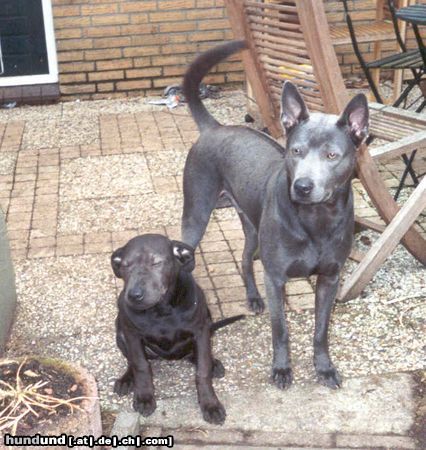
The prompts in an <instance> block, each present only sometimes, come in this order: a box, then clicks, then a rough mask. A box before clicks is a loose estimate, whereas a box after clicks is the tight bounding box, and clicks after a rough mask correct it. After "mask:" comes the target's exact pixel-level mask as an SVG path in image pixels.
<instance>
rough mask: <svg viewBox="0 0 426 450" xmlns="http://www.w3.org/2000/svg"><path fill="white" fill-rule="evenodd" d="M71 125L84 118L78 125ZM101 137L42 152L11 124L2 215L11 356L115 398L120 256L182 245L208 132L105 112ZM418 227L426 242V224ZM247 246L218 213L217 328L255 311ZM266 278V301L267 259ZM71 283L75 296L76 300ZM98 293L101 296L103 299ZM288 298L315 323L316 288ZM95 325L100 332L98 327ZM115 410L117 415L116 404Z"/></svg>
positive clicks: (203, 256) (5, 144)
mask: <svg viewBox="0 0 426 450" xmlns="http://www.w3.org/2000/svg"><path fill="white" fill-rule="evenodd" d="M55 120H57V119H55ZM69 120H70V121H72V120H76V121H77V122H78V120H80V121H83V120H84V118H83V119H82V118H78V117H77V118H75V119H73V118H72V117H71V116H70V118H69ZM88 126H89V125H88ZM71 128H72V127H71ZM90 128H91V129H90V135H91V136H94V139H90V140H88V142H87V143H84V144H82V143H81V142H82V141H83V137H81V138H80V140H78V137H77V139H76V140H69V142H68V140H67V138H66V135H63V136H60V134H61V133H60V130H59V132H58V136H59V137H60V139H59V138H58V139H56V137H55V136H54V137H53V138H52V140H49V139H50V138H48V137H47V136H48V134H49V133H48V131H49V129H46V130H40V133H45V134H44V136H46V142H47V143H49V145H46V146H44V145H43V139H41V140H37V139H34V145H31V139H32V138H33V137H34V133H35V130H36V126H35V125H34V123H32V122H31V120H30V119H26V118H25V114H23V119H22V120H10V121H7V122H6V121H5V122H1V121H0V206H1V207H2V208H3V210H4V211H5V212H6V214H7V225H8V234H9V238H10V244H11V249H12V256H13V259H14V262H15V266H16V268H17V284H18V291H19V294H20V307H19V309H18V314H17V321H16V324H15V327H14V329H13V331H12V336H11V342H10V345H9V354H10V355H12V356H13V355H19V354H27V353H33V352H34V350H35V349H37V348H38V346H41V347H40V348H43V351H44V352H47V353H50V354H51V355H53V356H59V357H65V358H68V359H71V360H74V361H79V362H81V363H82V364H84V365H87V366H88V367H89V369H91V370H92V371H94V372H95V374H96V376H97V378H98V381H99V383H100V385H101V395H107V394H106V392H109V394H108V395H109V396H111V394H110V391H111V383H112V380H113V379H114V377H115V376H116V375H117V374H118V371H119V370H121V369H120V367H122V365H123V362H121V363H120V364H121V366H120V367H118V366H113V365H114V360H115V361H116V360H117V359H116V358H117V357H118V356H117V355H118V352H117V350H116V349H115V344H114V341H113V333H114V331H113V318H114V315H115V304H114V302H115V296H116V295H117V293H118V291H119V289H120V287H121V286H120V284H119V283H117V282H116V280H114V278H113V276H112V274H111V270H110V268H109V254H110V253H111V251H112V250H113V249H115V248H117V247H119V246H120V245H122V244H124V243H125V242H126V241H127V240H128V239H130V238H131V237H133V236H135V235H137V234H142V233H146V232H159V233H164V234H167V235H168V236H169V237H170V238H173V239H179V238H180V215H181V209H182V179H181V178H182V170H183V164H184V161H185V157H186V154H187V151H188V148H189V147H190V145H191V143H193V142H194V141H195V140H196V138H197V136H198V132H197V129H196V127H195V124H194V123H193V121H192V119H191V118H190V116H189V115H188V114H187V113H186V110H183V109H178V110H177V112H176V113H169V112H165V111H152V110H146V111H135V112H132V113H122V112H120V113H117V114H115V113H109V112H108V113H102V112H101V111H100V112H99V114H98V115H96V114H95V115H94V118H93V117H92V118H91V122H90ZM86 131H87V130H86ZM86 131H85V132H86ZM76 133H77V134H78V129H77V130H76ZM30 137H31V139H30ZM55 139H56V140H55ZM58 142H59V143H60V145H56V144H57V143H58ZM75 142H77V143H75ZM52 143H53V144H55V145H52ZM402 169H403V165H402V162H400V161H399V160H393V161H391V162H390V163H389V164H387V165H386V166H382V167H381V172H382V176H383V177H384V179H385V180H386V183H387V185H388V186H389V187H390V188H391V189H392V188H394V187H395V186H396V184H397V181H398V178H399V177H400V175H401V171H402ZM416 169H417V171H418V172H424V171H425V170H426V161H425V159H424V158H421V157H419V158H417V160H416ZM409 192H410V190H409V189H407V190H406V191H405V193H404V195H403V198H404V196H405V197H406V196H407V195H408V193H409ZM354 194H355V202H356V214H357V215H359V216H361V217H366V218H369V219H371V220H374V221H377V222H379V223H380V222H381V220H380V218H379V217H378V215H377V213H376V211H375V210H374V208H372V206H371V204H370V202H369V199H368V196H367V195H366V194H365V192H364V190H363V189H362V187H361V185H360V183H359V182H356V181H355V182H354ZM417 227H418V228H419V229H420V230H421V232H422V233H423V234H424V235H426V220H425V219H424V217H423V218H422V219H421V222H420V223H418V224H417ZM243 238H244V236H243V233H242V230H241V225H240V222H239V219H238V217H237V215H236V214H235V212H234V211H233V210H231V209H221V210H216V211H215V212H214V213H213V215H212V218H211V221H210V224H209V227H208V230H207V232H206V234H205V236H204V238H203V240H202V242H201V245H200V248H199V249H198V250H197V266H196V270H195V275H196V277H197V280H198V282H199V284H200V285H201V286H202V287H203V289H204V290H205V293H206V296H207V299H208V302H209V306H210V309H211V311H212V314H213V317H214V318H215V319H218V318H223V317H227V316H230V315H233V314H238V313H245V314H248V311H247V308H246V305H245V290H244V282H243V279H242V274H241V254H242V248H243V243H244V241H243ZM86 266H88V268H87V267H86ZM93 267H94V269H93ZM68 271H69V272H70V273H69V274H68ZM93 272H95V273H93ZM68 275H69V276H68ZM255 275H256V279H257V282H258V285H259V290H260V293H261V294H262V295H263V294H264V286H263V276H262V267H261V264H260V262H258V261H257V262H255ZM33 280H34V281H33ZM96 283H98V285H99V286H98V285H97V284H96ZM58 284H59V286H58ZM70 286H71V288H72V290H74V293H73V292H71V293H69V292H68V291H69V290H70ZM85 286H87V287H89V286H90V289H87V288H86V287H85ZM86 291H93V292H92V294H91V295H92V297H90V295H89V294H90V292H86ZM64 293H65V294H64ZM287 294H288V309H289V310H290V312H291V311H293V312H295V313H300V312H303V311H305V312H307V313H308V312H309V314H310V315H309V317H311V316H312V314H311V313H312V310H313V307H314V286H313V284H312V281H311V280H305V279H294V280H292V281H291V282H290V283H288V285H287ZM95 295H96V296H97V299H95V300H93V296H95ZM62 296H63V298H64V299H65V302H68V303H67V304H68V307H67V308H68V309H67V310H65V311H61V312H60V313H59V312H57V311H56V306H55V305H56V302H58V304H60V298H62ZM49 301H50V302H51V303H52V305H51V306H49V305H47V310H48V311H49V314H50V315H51V317H50V321H51V322H50V324H49V323H48V324H47V325H44V324H43V326H41V327H40V326H39V325H38V321H39V320H44V319H43V317H44V313H43V312H40V307H39V306H38V305H41V304H42V302H43V303H44V302H47V303H49ZM103 302H104V303H103ZM105 304H107V306H105ZM61 307H62V305H61ZM80 313H81V317H80V318H79V320H75V318H76V315H78V314H80ZM94 316H96V317H97V323H96V326H95V325H93V324H92V323H91V319H92V318H93V317H94ZM265 320H266V319H265ZM300 320H303V317H302V318H301V319H300ZM309 320H311V319H309ZM49 327H50V328H49ZM230 333H232V331H230ZM268 333H269V331H268ZM96 335H99V336H102V340H103V341H104V342H103V343H102V345H104V347H102V345H98V341H93V339H95V336H96ZM266 342H269V341H267V339H266ZM39 351H40V350H39ZM107 352H108V353H112V354H111V355H110V356H107ZM102 358H104V359H105V364H104V363H103V362H102V361H103V359H102ZM108 358H109V359H108ZM228 365H229V363H228ZM111 367H114V369H111ZM262 374H263V372H262ZM262 376H263V375H262ZM266 376H267V375H266V374H265V377H266ZM166 378H167V377H166ZM176 386H177V385H176ZM176 386H175V389H176ZM163 387H164V386H162V388H163ZM170 388H171V389H173V386H171V387H170ZM191 389H192V386H191ZM113 402H114V403H115V402H116V401H115V400H113ZM103 404H104V406H105V405H107V407H110V406H111V403H110V399H109V400H108V401H106V400H105V401H104V403H103ZM342 439H343V440H341V445H342V446H344V445H346V444H345V442H346V441H345V440H344V438H342ZM271 442H272V441H271ZM285 442H286V441H285V440H283V445H284V443H285ZM188 444H190V442H189V441H188ZM251 445H255V443H254V441H253V442H252V443H251ZM330 445H335V441H334V440H333V441H332V443H331V444H330ZM360 445H361V444H360ZM361 446H362V445H361ZM182 448H183V447H182ZM185 448H188V449H189V448H192V446H190V445H189V446H188V447H185ZM193 448H196V446H195V447H193ZM211 448H213V447H211ZM262 448H264V447H262ZM407 448H408V447H407Z"/></svg>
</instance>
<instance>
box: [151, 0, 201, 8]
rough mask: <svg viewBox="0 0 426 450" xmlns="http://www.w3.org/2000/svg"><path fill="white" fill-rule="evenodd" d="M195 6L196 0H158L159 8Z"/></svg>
mask: <svg viewBox="0 0 426 450" xmlns="http://www.w3.org/2000/svg"><path fill="white" fill-rule="evenodd" d="M194 6H195V2H194V0H158V9H188V8H194Z"/></svg>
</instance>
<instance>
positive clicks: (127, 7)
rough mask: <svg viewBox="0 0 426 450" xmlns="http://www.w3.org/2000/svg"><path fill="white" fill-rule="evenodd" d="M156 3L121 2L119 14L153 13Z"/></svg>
mask: <svg viewBox="0 0 426 450" xmlns="http://www.w3.org/2000/svg"><path fill="white" fill-rule="evenodd" d="M156 9H157V2H154V1H150V2H148V1H138V2H121V4H120V11H121V12H138V11H155V10H156Z"/></svg>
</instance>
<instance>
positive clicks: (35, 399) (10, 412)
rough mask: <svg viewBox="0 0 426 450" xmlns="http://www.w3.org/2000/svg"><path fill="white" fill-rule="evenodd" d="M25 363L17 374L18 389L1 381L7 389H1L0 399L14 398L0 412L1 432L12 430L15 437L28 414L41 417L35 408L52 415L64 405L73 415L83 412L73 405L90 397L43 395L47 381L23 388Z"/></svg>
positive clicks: (22, 363)
mask: <svg viewBox="0 0 426 450" xmlns="http://www.w3.org/2000/svg"><path fill="white" fill-rule="evenodd" d="M25 362H26V359H24V360H23V361H22V362H21V364H20V365H19V367H18V370H17V372H16V387H13V386H12V385H10V384H9V383H6V382H4V381H2V380H0V385H3V386H5V387H6V389H0V399H4V398H6V397H12V398H13V400H12V401H11V402H10V403H9V404H8V405H7V406H6V407H5V408H4V409H3V410H1V411H0V431H2V430H5V429H11V432H12V435H15V434H16V430H17V428H18V425H19V421H20V420H21V419H22V418H23V417H25V416H26V415H27V414H29V413H32V414H34V415H35V416H36V417H40V415H39V413H37V411H36V410H35V409H34V407H38V408H41V409H44V410H46V411H49V412H50V414H54V413H55V412H56V409H57V408H58V407H59V406H62V405H64V406H67V407H68V408H69V409H70V410H71V413H73V412H74V410H75V409H76V410H79V411H81V410H82V408H80V407H79V406H78V405H75V404H73V402H76V401H78V400H83V399H88V398H90V397H85V396H80V397H74V398H71V399H68V400H64V399H60V398H57V397H53V396H51V395H46V394H41V393H40V392H38V390H39V389H41V388H42V387H43V386H45V385H46V384H47V381H37V382H36V383H34V384H29V385H28V386H23V384H22V380H21V378H20V372H21V369H22V367H23V365H24V363H25ZM22 406H23V407H24V410H23V411H22V412H21V413H20V414H18V415H14V413H15V411H17V410H18V409H19V407H22Z"/></svg>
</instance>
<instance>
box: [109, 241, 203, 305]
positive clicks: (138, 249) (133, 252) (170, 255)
mask: <svg viewBox="0 0 426 450" xmlns="http://www.w3.org/2000/svg"><path fill="white" fill-rule="evenodd" d="M111 265H112V269H113V271H114V274H115V276H116V277H118V278H122V279H123V281H124V290H123V292H124V301H125V302H126V303H127V305H128V306H129V307H131V308H132V309H135V310H139V311H143V310H146V309H148V308H151V307H152V306H154V305H156V304H157V303H159V302H160V301H161V300H162V299H163V298H165V297H166V296H167V294H168V293H170V292H171V291H172V290H173V289H174V288H175V285H176V280H177V277H178V274H179V271H180V270H186V271H188V272H190V271H192V270H193V269H194V249H193V248H192V247H190V246H189V245H186V244H184V243H183V242H179V241H171V240H169V239H167V238H166V237H165V236H162V235H160V234H144V235H142V236H137V237H135V238H133V239H131V240H130V241H129V242H128V243H127V244H126V245H125V246H124V247H121V248H119V249H117V250H116V251H115V252H114V253H113V254H112V256H111Z"/></svg>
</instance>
